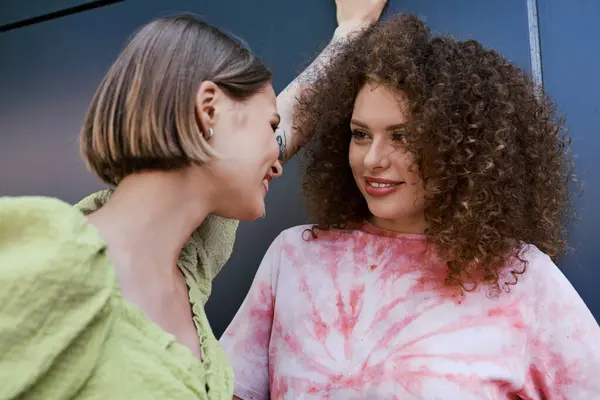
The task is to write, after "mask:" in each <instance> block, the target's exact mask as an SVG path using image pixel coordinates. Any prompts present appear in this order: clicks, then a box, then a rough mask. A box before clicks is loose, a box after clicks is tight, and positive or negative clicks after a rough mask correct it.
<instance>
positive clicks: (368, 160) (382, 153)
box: [364, 141, 393, 170]
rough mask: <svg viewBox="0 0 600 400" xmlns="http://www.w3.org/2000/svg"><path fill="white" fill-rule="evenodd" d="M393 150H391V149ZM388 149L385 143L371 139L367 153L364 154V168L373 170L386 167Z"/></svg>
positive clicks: (388, 161)
mask: <svg viewBox="0 0 600 400" xmlns="http://www.w3.org/2000/svg"><path fill="white" fill-rule="evenodd" d="M392 151H393V150H392ZM389 155H390V149H389V148H388V146H387V145H386V144H385V143H377V141H373V143H372V144H371V146H370V147H369V150H368V151H367V154H365V159H364V164H365V168H367V169H370V170H374V169H377V168H384V169H385V168H388V167H389V166H390V159H389Z"/></svg>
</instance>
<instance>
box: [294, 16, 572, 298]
mask: <svg viewBox="0 0 600 400" xmlns="http://www.w3.org/2000/svg"><path fill="white" fill-rule="evenodd" d="M332 51H337V54H336V55H335V56H334V57H333V59H332V61H331V64H330V65H329V66H328V68H327V69H326V70H324V71H322V73H321V74H320V75H319V76H318V77H317V81H316V83H315V84H314V86H313V88H312V89H310V90H307V91H305V92H304V93H303V95H302V96H301V97H300V99H299V103H298V105H297V107H296V110H295V120H294V121H295V124H294V125H295V129H297V130H298V132H299V135H300V137H310V136H311V135H312V139H311V140H310V142H309V143H308V144H307V146H306V148H305V152H304V157H303V158H304V162H305V167H306V168H305V171H304V178H303V190H304V195H305V198H306V201H307V206H308V209H309V214H310V215H311V217H312V218H313V222H315V223H316V225H315V226H314V227H313V230H312V231H313V234H315V232H316V230H328V229H332V228H344V227H347V228H348V227H352V226H357V225H358V224H361V223H362V222H364V220H365V219H368V218H369V217H370V216H371V214H370V212H369V209H368V206H367V203H366V200H365V199H364V197H363V196H362V195H361V193H360V191H359V189H358V187H357V186H356V184H355V181H354V179H353V176H352V171H351V169H350V165H349V162H348V151H349V146H350V119H351V115H352V111H353V106H354V100H355V98H356V95H357V93H358V91H359V90H360V89H361V87H362V86H363V85H364V84H365V83H366V82H371V81H375V82H377V83H379V84H384V85H387V86H388V87H391V88H393V89H396V90H401V91H402V92H404V93H405V94H406V95H407V97H408V99H409V102H410V105H409V124H408V128H407V131H408V134H407V141H408V143H407V150H408V151H410V152H411V153H412V154H413V155H414V156H415V159H416V165H417V166H418V168H419V172H420V175H421V178H422V180H423V184H424V189H425V210H424V211H425V218H426V221H427V223H428V228H427V230H426V232H425V234H426V235H427V237H428V238H429V239H430V240H431V241H432V242H433V243H434V244H435V246H434V247H435V249H436V253H437V255H438V256H439V257H440V258H441V259H442V260H444V261H445V262H447V265H448V276H447V279H446V285H449V286H454V287H458V288H460V289H461V290H474V289H475V288H476V287H478V286H479V285H480V284H485V285H489V286H490V289H492V288H496V289H499V288H500V282H499V280H500V273H501V269H502V268H504V267H505V266H506V265H507V262H508V261H509V260H510V259H511V258H513V257H514V260H516V261H517V263H516V265H518V268H517V269H515V270H514V271H511V272H512V275H513V276H514V279H511V282H504V283H506V284H516V283H517V280H518V276H517V275H519V274H522V273H523V272H525V269H526V267H527V263H526V262H525V261H524V259H523V257H522V250H523V249H524V246H522V245H523V244H533V245H535V246H537V247H538V248H539V249H540V250H541V251H543V252H545V253H546V254H548V255H550V256H551V257H558V256H559V255H561V254H562V253H563V252H564V250H566V241H565V232H566V226H567V223H568V222H569V220H570V218H571V217H572V216H573V212H572V207H571V202H570V195H569V189H568V183H569V180H570V179H571V178H572V160H571V157H570V152H569V151H568V150H569V147H570V146H569V145H570V138H569V136H568V133H567V131H566V130H565V129H564V124H563V118H562V117H560V116H559V115H558V114H557V112H556V109H555V106H554V104H553V102H552V101H551V100H550V99H549V98H548V97H547V96H546V95H545V94H544V93H543V92H542V90H541V88H539V87H536V85H535V84H534V83H533V82H532V80H531V79H530V78H529V77H528V76H527V75H526V74H525V72H524V71H523V70H522V69H520V68H518V67H516V66H514V65H512V64H511V63H509V62H508V61H507V60H506V59H504V58H503V57H502V56H501V55H500V54H498V53H497V52H495V51H493V50H487V49H484V48H483V47H482V45H481V44H479V43H478V42H476V41H473V40H468V41H458V40H455V39H453V38H450V37H444V36H432V35H431V33H430V30H429V29H428V28H427V27H426V26H425V25H424V23H423V22H422V21H421V20H420V19H419V18H418V17H416V16H413V15H409V14H403V15H398V16H395V17H393V18H392V19H390V20H388V21H387V22H385V23H382V24H380V25H377V26H373V27H371V28H369V29H367V30H365V31H364V32H363V33H361V34H359V35H358V36H357V37H355V38H353V39H352V40H349V41H346V42H345V43H342V44H339V45H337V48H334V49H332ZM519 261H520V262H519Z"/></svg>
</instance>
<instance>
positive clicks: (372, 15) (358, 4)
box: [335, 0, 387, 33]
mask: <svg viewBox="0 0 600 400" xmlns="http://www.w3.org/2000/svg"><path fill="white" fill-rule="evenodd" d="M386 3H387V0H335V5H336V16H337V22H338V31H342V32H343V33H351V32H353V31H356V30H360V29H364V28H367V27H369V26H371V25H373V24H375V23H377V21H379V18H380V17H381V13H382V12H383V9H384V7H385V5H386Z"/></svg>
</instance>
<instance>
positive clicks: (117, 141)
mask: <svg viewBox="0 0 600 400" xmlns="http://www.w3.org/2000/svg"><path fill="white" fill-rule="evenodd" d="M270 80H271V72H270V71H269V70H268V69H267V68H266V67H265V66H264V65H263V64H262V62H261V61H260V60H259V59H258V58H257V57H256V56H254V55H253V54H252V53H251V52H250V51H249V50H248V49H247V48H245V47H244V46H243V45H242V44H240V43H238V42H237V41H236V40H234V39H233V38H232V37H231V36H229V35H228V34H226V33H224V32H223V31H221V30H219V29H217V28H215V27H214V26H212V25H210V24H208V23H207V22H204V21H203V20H202V19H200V18H198V17H196V16H193V15H189V14H185V15H177V16H168V17H163V18H159V19H156V20H154V21H152V22H150V23H148V24H147V25H145V26H143V27H142V28H141V29H140V30H139V31H138V32H137V33H136V34H135V36H133V38H132V39H131V40H130V41H129V42H128V43H127V45H126V46H125V48H124V49H123V50H122V51H121V54H120V55H119V57H118V58H117V59H116V61H115V62H114V63H113V65H112V66H111V67H110V69H109V71H108V73H107V74H106V76H105V77H104V79H103V80H102V82H101V83H100V86H99V88H98V89H97V91H96V93H95V95H94V97H93V100H92V102H91V104H90V107H89V110H88V112H87V115H86V117H85V121H84V123H83V127H82V130H81V141H80V146H81V152H82V154H83V156H84V159H85V162H86V164H87V166H88V168H90V170H92V171H93V172H94V173H95V174H96V175H98V176H99V177H100V179H102V180H103V181H104V182H105V183H107V184H109V185H113V186H114V185H117V184H118V183H119V181H120V180H121V179H123V178H124V177H125V176H127V175H129V174H132V173H135V172H140V171H143V170H169V169H176V168H181V167H184V166H186V165H189V164H190V163H203V162H206V161H207V160H209V159H210V158H211V157H213V156H214V155H215V153H214V151H213V150H212V149H211V147H210V145H209V144H208V143H207V142H206V140H205V139H204V135H203V134H202V130H201V126H200V124H199V122H198V118H197V114H196V110H195V96H196V93H197V90H198V88H199V86H200V84H201V83H202V82H203V81H212V82H214V83H215V84H217V85H218V86H219V87H220V88H221V89H223V90H224V91H225V92H226V93H227V94H228V95H230V96H231V97H232V98H234V99H237V100H244V99H247V98H248V97H250V96H251V95H252V94H254V93H256V92H257V91H259V90H260V89H261V88H263V87H264V85H265V84H267V83H268V82H269V81H270Z"/></svg>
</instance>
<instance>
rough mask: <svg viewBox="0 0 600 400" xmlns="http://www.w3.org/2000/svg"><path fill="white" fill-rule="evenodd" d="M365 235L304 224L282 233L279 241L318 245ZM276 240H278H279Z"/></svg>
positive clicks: (353, 231) (354, 231)
mask: <svg viewBox="0 0 600 400" xmlns="http://www.w3.org/2000/svg"><path fill="white" fill-rule="evenodd" d="M363 235H364V233H363V232H361V231H358V230H354V229H348V230H341V229H331V230H321V229H318V228H317V227H316V226H315V225H312V224H304V225H297V226H293V227H291V228H288V229H285V230H283V231H281V233H280V234H279V236H278V237H277V239H279V240H281V241H285V242H288V241H300V242H304V243H307V244H308V245H309V246H310V245H318V244H321V243H327V242H332V241H338V240H347V239H350V238H353V237H356V236H363ZM277 239H276V240H277Z"/></svg>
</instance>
